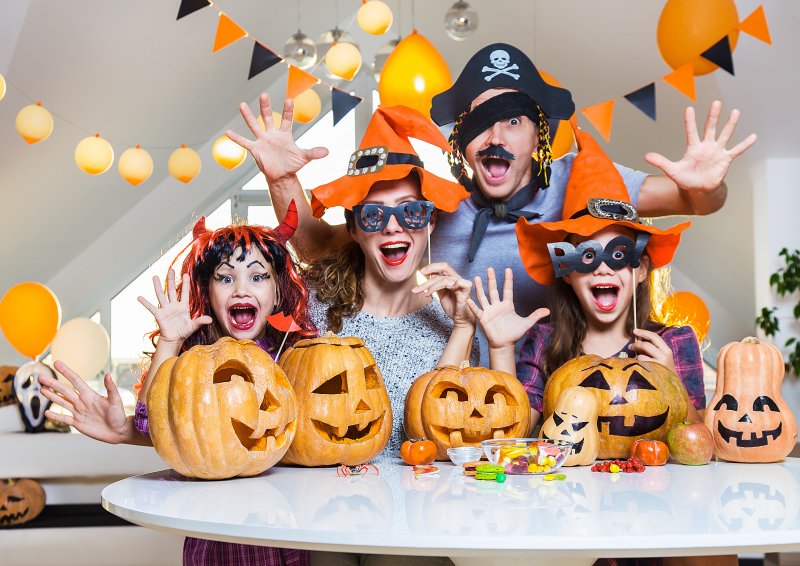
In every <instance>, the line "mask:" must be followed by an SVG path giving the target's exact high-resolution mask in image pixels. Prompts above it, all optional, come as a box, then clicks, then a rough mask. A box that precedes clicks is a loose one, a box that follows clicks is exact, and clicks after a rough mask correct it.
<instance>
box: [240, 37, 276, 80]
mask: <svg viewBox="0 0 800 566" xmlns="http://www.w3.org/2000/svg"><path fill="white" fill-rule="evenodd" d="M278 61H281V58H280V57H279V56H278V54H277V53H275V52H274V51H271V50H270V49H267V48H266V47H264V46H263V45H261V44H260V43H259V42H257V41H256V42H255V45H253V56H252V57H250V73H249V74H248V75H247V80H248V81H249V80H250V79H252V78H253V77H255V76H256V75H257V74H258V73H260V72H262V71H266V70H267V69H269V68H270V67H272V66H273V65H275V64H276V63H277V62H278Z"/></svg>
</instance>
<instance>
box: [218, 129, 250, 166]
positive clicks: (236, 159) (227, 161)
mask: <svg viewBox="0 0 800 566" xmlns="http://www.w3.org/2000/svg"><path fill="white" fill-rule="evenodd" d="M211 155H212V156H214V161H216V162H217V163H219V164H220V165H221V166H223V167H224V168H225V169H233V168H235V167H238V166H239V165H241V164H242V162H243V161H244V158H245V157H247V150H246V149H245V148H243V147H242V146H240V145H239V144H237V143H236V142H234V141H232V140H231V139H230V138H229V137H228V136H225V135H222V136H220V137H218V138H217V141H215V142H214V145H213V146H212V147H211Z"/></svg>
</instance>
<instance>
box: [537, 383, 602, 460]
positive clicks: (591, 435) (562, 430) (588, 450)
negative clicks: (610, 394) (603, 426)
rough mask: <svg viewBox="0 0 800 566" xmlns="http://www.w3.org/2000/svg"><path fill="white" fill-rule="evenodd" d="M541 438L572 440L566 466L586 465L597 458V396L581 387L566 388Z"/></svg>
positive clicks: (547, 421) (543, 426)
mask: <svg viewBox="0 0 800 566" xmlns="http://www.w3.org/2000/svg"><path fill="white" fill-rule="evenodd" d="M542 437H543V438H549V439H552V440H566V441H568V442H572V443H573V444H572V452H571V453H570V455H569V457H567V461H566V462H564V465H565V466H587V465H589V464H591V463H592V462H594V461H595V459H597V454H598V452H599V451H600V434H599V433H598V431H597V398H596V397H595V396H594V394H592V392H591V391H589V390H588V389H586V388H584V387H568V388H566V389H565V390H564V391H562V392H561V395H559V396H558V400H556V406H555V409H554V411H553V414H552V415H550V417H549V418H548V419H547V420H546V421H545V422H544V424H543V425H542Z"/></svg>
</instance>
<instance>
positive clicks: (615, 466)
mask: <svg viewBox="0 0 800 566" xmlns="http://www.w3.org/2000/svg"><path fill="white" fill-rule="evenodd" d="M644 470H645V465H644V464H643V463H642V461H641V460H640V459H639V458H635V457H631V458H628V459H627V460H605V461H603V462H597V463H596V464H595V465H594V466H592V471H593V472H611V473H612V474H617V473H619V472H626V473H640V472H643V471H644Z"/></svg>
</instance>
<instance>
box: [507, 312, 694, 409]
mask: <svg viewBox="0 0 800 566" xmlns="http://www.w3.org/2000/svg"><path fill="white" fill-rule="evenodd" d="M656 332H657V333H658V334H659V336H661V338H663V339H664V342H666V343H667V346H669V349H670V350H672V357H673V359H674V361H675V370H676V371H677V373H678V377H680V378H681V381H682V382H683V387H684V388H685V389H686V393H688V394H689V400H690V401H691V402H692V405H694V406H695V408H697V409H703V408H705V406H706V392H705V387H704V386H703V358H702V356H701V354H700V344H698V342H697V336H696V335H695V333H694V330H692V328H691V327H690V326H665V327H663V328H661V329H660V330H657V331H656ZM552 335H553V324H552V323H546V324H536V325H534V326H533V328H531V329H530V330H528V332H527V334H525V336H524V337H523V339H522V348H521V350H520V353H519V361H518V362H517V378H518V379H519V380H520V381H521V382H522V385H523V386H524V387H525V391H527V392H528V399H530V401H531V408H532V409H535V410H537V411H539V412H540V413H541V412H542V397H543V395H544V386H545V382H546V381H547V377H546V376H545V374H544V371H543V367H544V354H545V351H546V350H547V346H549V344H550V339H551V337H552ZM632 343H633V341H630V342H628V343H627V344H626V345H625V347H624V348H623V349H622V350H620V351H619V352H618V353H617V354H616V355H619V354H620V353H622V352H625V353H626V354H627V355H628V356H630V357H633V356H634V353H633V352H631V351H630V350H629V349H628V347H629V346H630V345H631V344H632Z"/></svg>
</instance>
